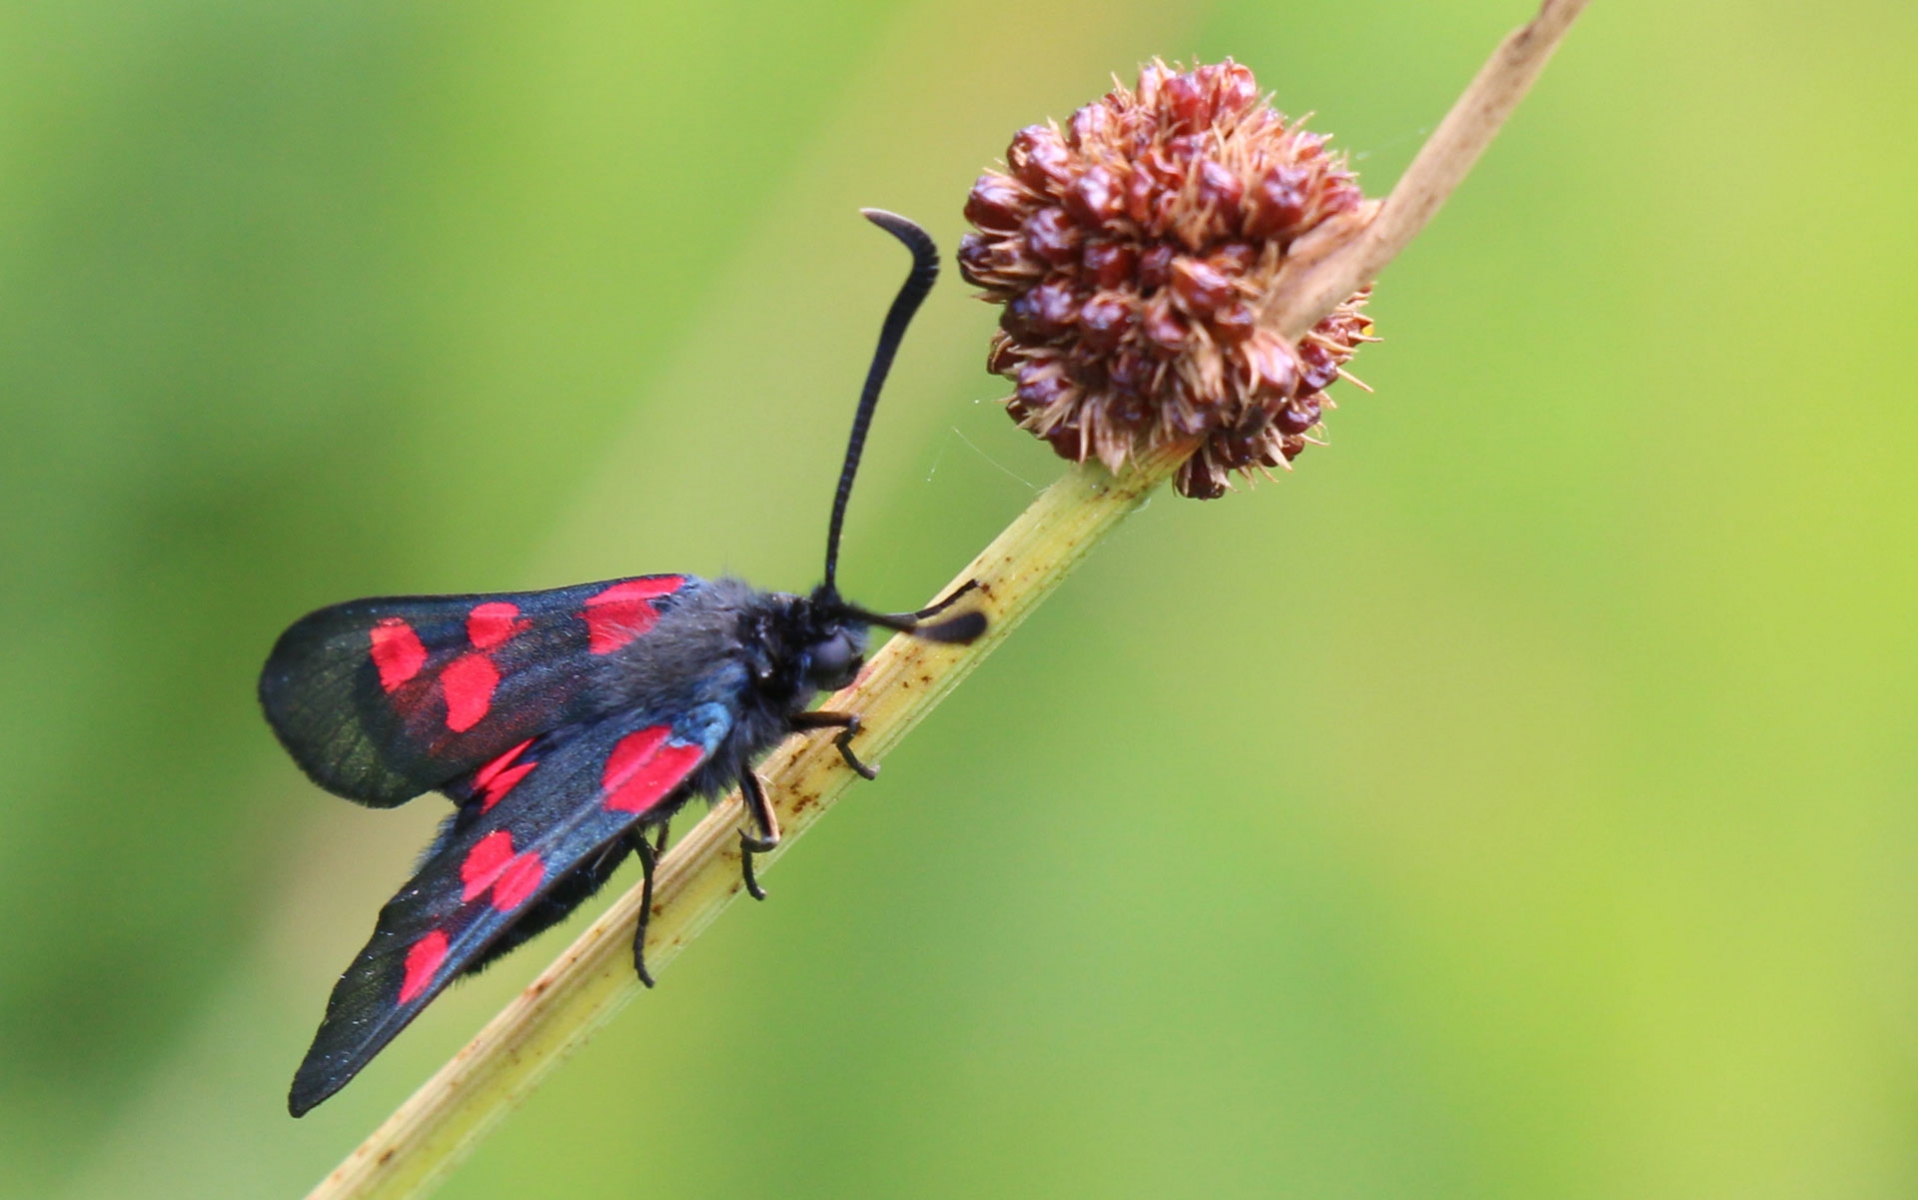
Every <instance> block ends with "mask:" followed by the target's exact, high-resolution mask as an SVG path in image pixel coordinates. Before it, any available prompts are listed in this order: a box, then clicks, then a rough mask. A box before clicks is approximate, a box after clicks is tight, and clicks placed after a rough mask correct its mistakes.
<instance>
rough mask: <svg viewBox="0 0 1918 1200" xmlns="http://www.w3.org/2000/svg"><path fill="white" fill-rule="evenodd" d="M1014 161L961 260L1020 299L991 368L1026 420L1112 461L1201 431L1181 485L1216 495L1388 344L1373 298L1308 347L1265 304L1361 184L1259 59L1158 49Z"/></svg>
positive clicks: (1298, 431) (983, 283)
mask: <svg viewBox="0 0 1918 1200" xmlns="http://www.w3.org/2000/svg"><path fill="white" fill-rule="evenodd" d="M1006 164H1007V167H1008V170H1007V171H1006V172H999V171H991V172H988V173H986V174H984V175H982V176H980V177H979V181H978V183H976V184H974V185H973V189H972V195H971V196H970V197H969V198H968V199H967V202H966V219H967V220H969V221H971V222H972V224H973V225H974V226H975V227H976V228H977V229H978V231H979V232H977V233H970V234H967V235H966V238H965V240H964V241H963V242H962V243H961V244H960V249H959V267H960V270H961V271H962V272H963V273H964V274H965V277H966V279H967V280H969V281H970V282H972V283H973V284H976V285H977V286H979V287H981V288H984V289H985V292H986V295H985V297H984V298H985V299H987V300H990V301H993V302H996V303H1000V304H1003V305H1005V314H1004V315H1003V316H1002V317H1001V319H1000V323H999V324H1000V331H999V333H997V334H996V335H995V336H994V338H993V344H992V351H991V356H990V359H989V367H990V369H991V370H992V371H994V372H996V373H998V374H1000V375H1004V376H1006V377H1007V378H1008V379H1012V380H1015V381H1016V382H1017V384H1018V390H1017V391H1016V392H1014V393H1013V395H1012V396H1010V397H1009V398H1008V399H1007V400H1006V411H1007V412H1008V413H1010V414H1011V416H1012V418H1013V419H1014V420H1015V421H1017V422H1018V423H1019V424H1020V426H1021V427H1023V428H1025V429H1028V430H1031V431H1032V432H1033V433H1034V434H1036V435H1037V436H1039V437H1041V438H1044V439H1045V440H1046V441H1047V442H1049V443H1051V445H1052V447H1053V449H1054V450H1056V451H1057V452H1058V453H1059V454H1060V456H1061V457H1064V458H1068V459H1071V460H1072V461H1074V462H1083V461H1084V460H1085V459H1086V458H1087V457H1088V456H1097V457H1098V458H1099V459H1100V460H1101V461H1102V462H1104V463H1105V464H1106V466H1108V467H1109V468H1111V469H1113V470H1115V471H1116V470H1118V469H1119V467H1120V466H1121V465H1123V464H1124V463H1125V461H1126V459H1127V458H1128V457H1131V456H1133V455H1137V454H1142V453H1145V452H1147V451H1149V450H1152V449H1155V448H1157V447H1159V446H1161V445H1164V444H1166V443H1169V442H1175V441H1190V440H1196V441H1198V443H1199V445H1198V449H1197V450H1196V451H1195V452H1194V454H1193V455H1192V457H1191V458H1190V459H1189V460H1188V461H1187V462H1186V464H1185V465H1184V466H1183V467H1182V468H1181V469H1180V471H1179V475H1178V480H1177V484H1176V486H1177V487H1178V490H1179V491H1180V492H1182V493H1183V494H1185V495H1187V496H1192V497H1195V498H1198V499H1204V500H1209V499H1213V498H1216V497H1218V496H1220V495H1222V494H1223V493H1224V492H1225V490H1226V486H1227V480H1228V478H1229V476H1230V473H1231V472H1233V471H1241V472H1244V473H1246V474H1248V475H1249V474H1250V473H1251V472H1253V471H1255V470H1265V469H1267V468H1271V467H1277V466H1285V465H1288V464H1289V463H1290V462H1291V460H1292V459H1293V458H1295V457H1297V456H1298V454H1299V452H1300V451H1302V450H1303V449H1304V448H1305V446H1306V443H1308V442H1313V441H1318V440H1319V436H1318V435H1319V433H1320V431H1321V429H1322V427H1321V425H1320V423H1319V419H1320V415H1321V413H1322V412H1323V411H1324V410H1325V409H1327V408H1330V407H1332V402H1331V400H1329V399H1327V398H1326V396H1325V394H1324V389H1325V388H1326V387H1327V386H1328V385H1329V384H1330V383H1331V382H1332V381H1333V380H1334V379H1336V378H1338V377H1339V375H1340V374H1341V372H1340V369H1339V368H1340V367H1341V366H1342V365H1343V364H1344V363H1345V362H1346V361H1347V360H1348V359H1350V358H1351V357H1352V354H1353V352H1354V350H1355V349H1356V348H1357V344H1358V343H1359V342H1363V341H1370V340H1373V339H1372V338H1371V336H1370V334H1371V325H1370V323H1369V322H1368V321H1367V320H1366V319H1365V317H1364V316H1363V315H1362V314H1361V312H1360V308H1361V306H1362V305H1363V304H1364V302H1365V293H1364V292H1361V293H1359V294H1358V295H1355V296H1353V297H1352V298H1351V299H1349V300H1347V301H1346V302H1345V303H1343V304H1341V305H1340V306H1339V308H1338V309H1337V310H1336V311H1335V312H1333V313H1332V315H1331V316H1329V317H1327V318H1325V320H1323V321H1321V322H1320V323H1319V324H1318V325H1317V326H1316V327H1315V328H1314V329H1312V331H1311V332H1310V333H1308V334H1306V336H1305V337H1304V338H1303V339H1301V340H1300V341H1299V342H1297V343H1296V344H1295V343H1292V342H1290V341H1289V340H1287V339H1285V338H1283V337H1281V336H1280V335H1279V334H1278V333H1277V332H1276V331H1275V330H1273V329H1271V328H1268V327H1267V326H1266V324H1265V323H1264V322H1263V321H1262V319H1261V314H1260V308H1261V305H1262V303H1263V301H1264V300H1265V298H1266V297H1267V296H1268V295H1269V294H1270V292H1271V291H1272V288H1273V285H1274V282H1275V281H1276V280H1277V279H1278V277H1279V273H1280V271H1281V270H1282V269H1283V268H1284V267H1285V265H1286V263H1287V261H1288V255H1291V256H1293V257H1297V256H1299V254H1300V252H1301V251H1304V250H1306V249H1308V248H1309V245H1310V243H1309V241H1306V242H1302V239H1306V238H1307V235H1309V234H1310V233H1311V232H1312V231H1313V230H1314V229H1316V228H1318V227H1319V226H1320V225H1321V224H1323V223H1324V222H1326V221H1327V220H1329V219H1330V218H1333V217H1336V216H1339V215H1341V214H1346V213H1356V212H1357V210H1358V209H1359V208H1360V206H1361V205H1362V204H1364V203H1365V199H1364V195H1363V194H1362V193H1361V192H1360V191H1359V187H1358V184H1357V182H1356V181H1355V180H1354V179H1353V176H1352V173H1351V171H1349V170H1348V169H1347V168H1346V165H1345V161H1344V158H1343V157H1342V156H1340V155H1336V154H1332V153H1328V152H1327V151H1326V149H1325V139H1324V138H1323V137H1321V136H1320V135H1318V134H1314V133H1307V132H1306V131H1305V130H1304V129H1303V128H1301V127H1300V125H1299V124H1298V123H1292V124H1288V123H1287V122H1286V119H1285V118H1284V117H1283V116H1282V115H1280V114H1279V113H1278V112H1277V111H1276V110H1275V109H1273V108H1272V107H1271V105H1270V104H1268V103H1267V102H1266V101H1265V100H1264V99H1262V98H1261V97H1260V95H1259V91H1258V86H1257V84H1256V83H1255V82H1254V80H1253V78H1252V72H1251V71H1249V70H1247V69H1246V68H1244V67H1242V66H1239V65H1238V64H1236V63H1234V62H1233V61H1232V60H1231V59H1227V60H1226V61H1225V62H1223V63H1219V64H1217V65H1214V66H1195V67H1194V68H1193V69H1192V70H1190V71H1176V70H1174V69H1171V68H1168V67H1167V66H1166V65H1165V64H1164V63H1162V62H1159V61H1157V60H1154V61H1153V62H1152V63H1151V64H1149V65H1147V66H1145V67H1143V68H1141V69H1140V71H1139V86H1138V88H1137V90H1135V91H1128V90H1126V89H1125V88H1124V87H1117V88H1115V89H1114V90H1113V91H1112V92H1110V93H1108V94H1107V95H1106V96H1104V97H1103V98H1101V99H1100V100H1097V101H1095V102H1094V103H1092V104H1088V105H1086V106H1085V107H1084V108H1082V109H1080V110H1079V111H1078V112H1076V113H1074V114H1073V115H1072V120H1071V121H1070V122H1068V123H1067V126H1066V128H1065V129H1064V130H1063V131H1061V130H1060V129H1059V128H1058V126H1057V125H1054V124H1046V125H1033V126H1029V127H1027V128H1025V129H1022V130H1020V131H1019V132H1018V133H1017V134H1016V135H1014V137H1013V139H1012V145H1011V147H1010V148H1009V149H1008V150H1007V152H1006Z"/></svg>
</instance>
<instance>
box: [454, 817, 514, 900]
mask: <svg viewBox="0 0 1918 1200" xmlns="http://www.w3.org/2000/svg"><path fill="white" fill-rule="evenodd" d="M512 861H513V835H512V834H510V833H508V832H506V831H505V830H504V829H495V830H494V831H493V832H491V833H489V834H487V835H486V836H485V837H483V838H481V839H480V840H479V841H478V842H477V843H475V844H474V846H473V848H472V849H471V850H468V851H467V852H466V861H465V862H463V863H461V864H460V882H461V883H463V884H465V885H466V887H465V890H464V891H462V892H461V894H460V899H461V900H463V901H466V902H468V903H471V902H472V901H473V899H474V898H475V897H477V896H478V895H479V894H480V893H481V892H483V891H485V890H486V889H487V888H489V887H492V886H493V881H494V880H496V879H498V878H499V877H500V872H502V871H504V870H506V866H507V864H508V863H510V862H512Z"/></svg>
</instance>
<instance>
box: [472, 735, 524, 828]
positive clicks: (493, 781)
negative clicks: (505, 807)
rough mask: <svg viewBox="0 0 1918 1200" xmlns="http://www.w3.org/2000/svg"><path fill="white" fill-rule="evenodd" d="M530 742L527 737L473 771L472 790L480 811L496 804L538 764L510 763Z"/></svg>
mask: <svg viewBox="0 0 1918 1200" xmlns="http://www.w3.org/2000/svg"><path fill="white" fill-rule="evenodd" d="M532 744H533V739H532V738H527V739H526V740H525V741H523V742H521V743H520V744H519V745H517V746H515V747H513V748H512V749H511V750H508V751H507V752H506V753H504V754H502V755H500V756H499V757H498V758H496V759H494V760H493V761H492V762H489V763H487V764H486V765H485V766H483V767H481V768H480V769H479V770H478V771H476V772H474V774H473V791H474V792H475V793H477V794H478V795H479V798H480V811H481V812H485V811H487V810H488V809H490V808H492V807H493V806H494V805H495V804H498V803H499V802H500V798H501V797H502V796H504V795H506V793H508V792H510V791H512V790H513V785H514V784H517V783H518V782H519V781H520V780H522V779H524V778H526V776H527V775H529V774H530V773H531V772H532V770H533V768H534V767H537V766H538V765H539V764H538V763H537V762H528V763H521V764H519V765H518V766H513V765H512V762H513V760H514V759H516V758H518V757H519V756H520V755H521V754H522V753H524V752H525V750H526V747H528V746H530V745H532Z"/></svg>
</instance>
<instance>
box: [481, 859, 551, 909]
mask: <svg viewBox="0 0 1918 1200" xmlns="http://www.w3.org/2000/svg"><path fill="white" fill-rule="evenodd" d="M544 878H546V864H545V863H544V862H541V861H540V857H539V855H537V854H534V853H533V852H532V851H531V850H528V851H527V852H526V853H524V854H521V855H517V856H516V857H515V858H514V859H513V861H512V862H510V863H507V864H506V869H505V870H503V871H501V872H500V874H499V879H498V880H497V881H496V882H495V883H494V884H493V907H494V908H497V909H498V910H499V911H501V912H512V911H513V910H514V909H516V908H518V907H519V906H520V905H522V904H524V903H526V898H527V897H528V896H531V895H532V894H533V893H534V892H535V891H537V890H538V889H539V883H540V880H542V879H544Z"/></svg>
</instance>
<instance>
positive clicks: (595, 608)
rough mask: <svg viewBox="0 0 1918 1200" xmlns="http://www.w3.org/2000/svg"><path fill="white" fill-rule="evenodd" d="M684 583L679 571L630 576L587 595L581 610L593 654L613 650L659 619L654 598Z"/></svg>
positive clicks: (606, 652) (664, 594) (668, 593)
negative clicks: (653, 577) (650, 575)
mask: <svg viewBox="0 0 1918 1200" xmlns="http://www.w3.org/2000/svg"><path fill="white" fill-rule="evenodd" d="M685 583H686V580H685V577H683V576H680V575H661V576H659V577H658V578H656V579H628V580H627V581H626V582H625V583H616V584H614V585H613V586H612V587H609V588H607V589H606V590H605V591H603V592H599V593H597V594H595V595H592V596H588V597H587V598H586V607H585V609H584V610H582V612H581V615H582V616H584V617H585V618H586V638H587V648H588V649H589V650H591V651H592V652H593V653H594V654H611V653H612V652H613V651H615V650H617V649H619V648H620V647H621V646H624V645H626V644H627V643H628V642H630V641H632V640H633V639H634V638H636V637H638V636H639V635H640V634H642V633H645V632H646V631H647V630H649V629H651V628H652V627H653V626H654V625H656V624H658V623H659V610H658V609H657V608H654V607H653V605H652V602H653V601H654V600H657V599H659V598H660V597H661V596H669V595H671V594H672V593H674V592H676V591H678V590H679V589H680V588H681V587H683V586H684V585H685Z"/></svg>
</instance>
